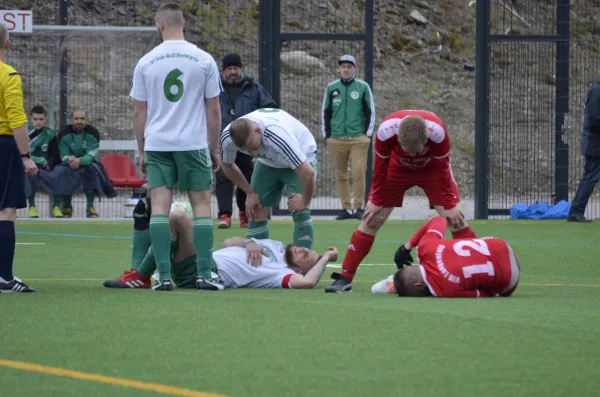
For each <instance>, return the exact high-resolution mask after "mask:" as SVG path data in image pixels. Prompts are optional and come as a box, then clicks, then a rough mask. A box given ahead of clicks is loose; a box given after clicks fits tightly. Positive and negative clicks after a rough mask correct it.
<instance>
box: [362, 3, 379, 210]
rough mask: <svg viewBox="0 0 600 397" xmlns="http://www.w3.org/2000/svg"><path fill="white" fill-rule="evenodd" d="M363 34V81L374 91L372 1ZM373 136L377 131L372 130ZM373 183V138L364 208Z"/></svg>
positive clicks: (366, 15) (367, 12)
mask: <svg viewBox="0 0 600 397" xmlns="http://www.w3.org/2000/svg"><path fill="white" fill-rule="evenodd" d="M365 32H366V34H367V38H366V40H365V81H366V83H367V84H368V85H369V87H371V91H372V92H374V91H375V89H374V88H375V87H374V86H373V0H366V2H365ZM373 133H374V134H376V133H377V129H376V128H374V131H373ZM372 181H373V138H372V137H371V142H370V143H369V151H368V153H367V174H366V176H365V201H364V206H366V205H367V201H369V192H370V191H371V182H372Z"/></svg>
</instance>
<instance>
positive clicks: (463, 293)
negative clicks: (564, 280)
mask: <svg viewBox="0 0 600 397" xmlns="http://www.w3.org/2000/svg"><path fill="white" fill-rule="evenodd" d="M446 226H447V223H446V220H445V219H444V218H442V217H440V216H438V217H435V218H433V219H432V220H430V221H429V222H428V223H427V224H425V225H423V226H422V227H421V228H420V229H419V230H418V231H417V232H416V233H415V235H414V236H413V237H412V238H411V239H410V240H409V241H408V242H407V243H406V244H404V245H401V246H400V247H399V248H398V250H397V251H396V255H395V256H394V261H395V262H396V266H397V267H398V269H399V270H398V271H397V272H396V274H394V275H392V276H390V277H388V278H387V279H385V280H382V281H380V282H378V283H377V284H375V285H373V287H372V288H371V292H373V293H375V294H381V293H384V294H385V293H392V294H398V295H399V296H410V297H425V296H437V297H440V298H483V297H495V296H504V297H506V296H511V295H512V294H513V292H514V291H515V289H516V288H517V285H518V284H519V274H520V266H519V262H518V260H517V257H516V256H515V253H514V252H513V250H512V248H511V247H510V246H509V245H508V244H507V243H506V242H505V241H503V240H501V239H499V238H495V237H484V238H477V237H476V236H475V233H474V232H472V233H471V235H470V236H468V237H467V238H462V239H451V240H444V234H445V233H446ZM413 248H417V258H418V264H417V265H412V262H413V258H412V256H411V250H412V249H413Z"/></svg>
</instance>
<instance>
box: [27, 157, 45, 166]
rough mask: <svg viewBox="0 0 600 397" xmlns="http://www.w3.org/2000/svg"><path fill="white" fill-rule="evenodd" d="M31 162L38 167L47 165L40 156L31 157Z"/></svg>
mask: <svg viewBox="0 0 600 397" xmlns="http://www.w3.org/2000/svg"><path fill="white" fill-rule="evenodd" d="M31 160H32V161H33V162H34V163H36V164H37V165H44V164H46V163H47V161H46V159H45V158H43V157H40V156H31Z"/></svg>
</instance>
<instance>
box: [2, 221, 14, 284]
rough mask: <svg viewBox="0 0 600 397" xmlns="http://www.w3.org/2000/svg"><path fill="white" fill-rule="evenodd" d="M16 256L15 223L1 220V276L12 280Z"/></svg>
mask: <svg viewBox="0 0 600 397" xmlns="http://www.w3.org/2000/svg"><path fill="white" fill-rule="evenodd" d="M14 257H15V223H14V222H12V221H0V277H2V278H3V279H4V280H5V281H11V280H12V279H13V278H14V277H13V259H14Z"/></svg>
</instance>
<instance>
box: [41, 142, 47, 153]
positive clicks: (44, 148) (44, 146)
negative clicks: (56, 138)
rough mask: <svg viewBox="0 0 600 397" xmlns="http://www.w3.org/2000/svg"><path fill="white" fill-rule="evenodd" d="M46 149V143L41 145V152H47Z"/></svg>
mask: <svg viewBox="0 0 600 397" xmlns="http://www.w3.org/2000/svg"><path fill="white" fill-rule="evenodd" d="M47 151H48V144H47V143H45V144H43V145H42V152H47Z"/></svg>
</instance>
